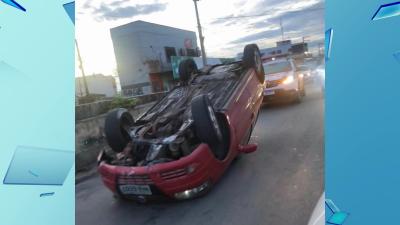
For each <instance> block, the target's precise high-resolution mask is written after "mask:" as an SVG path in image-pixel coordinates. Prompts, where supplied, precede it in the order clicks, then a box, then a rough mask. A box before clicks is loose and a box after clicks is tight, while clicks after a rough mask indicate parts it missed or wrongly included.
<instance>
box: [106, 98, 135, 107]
mask: <svg viewBox="0 0 400 225" xmlns="http://www.w3.org/2000/svg"><path fill="white" fill-rule="evenodd" d="M137 104H138V99H136V98H124V97H122V96H116V97H114V98H113V100H112V101H111V103H110V107H109V108H110V109H115V108H126V109H132V108H134V107H135V106H136V105H137Z"/></svg>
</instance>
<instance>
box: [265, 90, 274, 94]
mask: <svg viewBox="0 0 400 225" xmlns="http://www.w3.org/2000/svg"><path fill="white" fill-rule="evenodd" d="M274 94H275V91H269V90H265V91H264V95H274Z"/></svg>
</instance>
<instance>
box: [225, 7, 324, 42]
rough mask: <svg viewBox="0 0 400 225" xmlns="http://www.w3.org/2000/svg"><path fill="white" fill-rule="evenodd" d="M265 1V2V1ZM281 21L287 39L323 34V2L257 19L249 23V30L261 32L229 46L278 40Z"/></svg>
mask: <svg viewBox="0 0 400 225" xmlns="http://www.w3.org/2000/svg"><path fill="white" fill-rule="evenodd" d="M265 1H266V0H265ZM281 20H282V25H283V30H284V34H285V36H286V37H287V36H288V35H290V37H291V38H293V37H302V36H312V35H319V34H323V32H324V30H323V29H324V10H323V2H318V3H316V4H313V5H310V6H307V7H305V8H303V9H302V10H298V11H293V10H292V11H290V10H289V11H286V12H282V13H278V14H276V15H274V16H269V18H265V19H263V18H262V17H261V19H258V20H257V21H253V22H249V23H248V28H249V29H250V30H261V31H259V32H256V33H253V34H250V35H246V36H244V37H240V38H238V39H236V40H234V41H232V42H231V44H243V43H249V42H256V41H259V40H261V39H274V38H279V37H280V35H281V31H280V26H279V24H280V21H281Z"/></svg>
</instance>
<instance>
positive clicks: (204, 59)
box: [193, 0, 207, 66]
mask: <svg viewBox="0 0 400 225" xmlns="http://www.w3.org/2000/svg"><path fill="white" fill-rule="evenodd" d="M198 1H199V0H193V2H194V8H195V10H196V18H197V28H198V30H199V38H200V47H201V58H202V60H203V66H205V65H207V57H206V50H205V49H204V36H203V32H202V31H201V24H200V18H199V11H198V9H197V2H198Z"/></svg>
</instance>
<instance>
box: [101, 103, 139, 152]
mask: <svg viewBox="0 0 400 225" xmlns="http://www.w3.org/2000/svg"><path fill="white" fill-rule="evenodd" d="M133 124H134V119H133V117H132V115H131V114H130V113H129V112H128V110H127V109H124V108H118V109H114V110H112V111H110V112H109V113H108V114H107V117H106V120H105V125H104V133H105V135H106V140H107V143H108V145H109V146H110V147H111V149H112V150H113V151H115V152H122V151H123V150H124V148H125V147H126V145H127V144H128V143H129V142H130V141H131V138H130V136H129V133H128V129H129V127H130V126H132V125H133Z"/></svg>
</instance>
